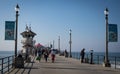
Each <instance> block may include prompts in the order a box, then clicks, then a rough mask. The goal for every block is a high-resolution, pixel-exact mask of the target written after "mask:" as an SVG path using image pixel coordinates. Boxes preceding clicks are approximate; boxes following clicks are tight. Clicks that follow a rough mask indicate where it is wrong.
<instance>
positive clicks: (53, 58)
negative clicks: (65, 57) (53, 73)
mask: <svg viewBox="0 0 120 74" xmlns="http://www.w3.org/2000/svg"><path fill="white" fill-rule="evenodd" d="M51 57H52V58H51V60H52V63H54V61H55V51H54V50H52V51H51Z"/></svg>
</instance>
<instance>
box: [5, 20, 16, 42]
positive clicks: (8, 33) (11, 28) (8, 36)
mask: <svg viewBox="0 0 120 74" xmlns="http://www.w3.org/2000/svg"><path fill="white" fill-rule="evenodd" d="M14 35H15V21H5V40H14V39H15V36H14Z"/></svg>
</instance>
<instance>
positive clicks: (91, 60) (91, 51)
mask: <svg viewBox="0 0 120 74" xmlns="http://www.w3.org/2000/svg"><path fill="white" fill-rule="evenodd" d="M90 55H91V59H90V64H93V50H90Z"/></svg>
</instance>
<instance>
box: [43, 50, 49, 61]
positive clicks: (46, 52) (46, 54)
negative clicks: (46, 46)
mask: <svg viewBox="0 0 120 74" xmlns="http://www.w3.org/2000/svg"><path fill="white" fill-rule="evenodd" d="M43 54H44V58H45V61H46V62H47V59H48V51H47V50H45V51H44V53H43Z"/></svg>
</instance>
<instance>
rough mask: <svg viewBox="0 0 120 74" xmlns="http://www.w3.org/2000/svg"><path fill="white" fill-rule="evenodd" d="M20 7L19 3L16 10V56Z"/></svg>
mask: <svg viewBox="0 0 120 74" xmlns="http://www.w3.org/2000/svg"><path fill="white" fill-rule="evenodd" d="M19 10H20V8H19V6H18V4H17V5H16V7H15V11H16V28H15V29H16V30H15V57H17V32H18V31H17V29H18V16H19V14H18V12H19Z"/></svg>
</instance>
